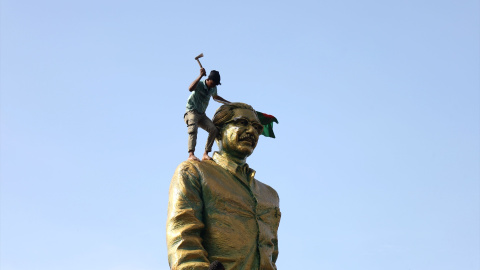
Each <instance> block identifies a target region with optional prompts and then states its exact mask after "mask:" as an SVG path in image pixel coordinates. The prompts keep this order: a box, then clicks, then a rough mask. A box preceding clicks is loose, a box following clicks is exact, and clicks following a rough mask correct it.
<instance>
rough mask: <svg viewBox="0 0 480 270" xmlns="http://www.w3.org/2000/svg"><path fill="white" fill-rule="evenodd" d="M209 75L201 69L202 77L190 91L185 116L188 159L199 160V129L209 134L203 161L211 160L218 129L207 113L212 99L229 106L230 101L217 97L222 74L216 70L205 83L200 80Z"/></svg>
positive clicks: (198, 78)
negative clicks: (196, 149) (210, 153)
mask: <svg viewBox="0 0 480 270" xmlns="http://www.w3.org/2000/svg"><path fill="white" fill-rule="evenodd" d="M206 74H207V73H206V72H205V69H204V68H201V69H200V75H199V76H198V77H197V78H196V79H195V80H194V81H193V82H192V84H191V85H190V87H189V88H188V91H190V92H192V93H191V94H190V96H189V97H188V101H187V111H186V113H185V115H184V117H183V118H184V120H185V123H186V124H187V130H188V159H189V160H197V161H199V159H198V158H197V157H196V156H195V145H196V144H197V132H198V127H201V128H202V129H204V130H206V131H207V132H208V139H207V144H206V145H205V152H204V153H203V157H202V160H211V159H212V158H211V157H210V156H208V153H209V152H211V151H212V145H213V142H214V140H215V137H216V136H217V133H218V131H217V128H216V127H215V126H214V125H213V123H212V121H211V120H210V118H208V117H207V115H206V114H205V111H206V110H207V107H208V102H209V101H210V97H213V100H215V101H217V102H220V103H222V104H228V103H230V102H229V101H227V100H225V99H223V98H222V97H220V96H219V95H217V85H220V84H221V83H220V73H219V72H218V71H216V70H212V71H211V72H210V75H208V78H207V79H206V80H205V81H201V80H200V79H201V78H202V77H203V76H205V75H206Z"/></svg>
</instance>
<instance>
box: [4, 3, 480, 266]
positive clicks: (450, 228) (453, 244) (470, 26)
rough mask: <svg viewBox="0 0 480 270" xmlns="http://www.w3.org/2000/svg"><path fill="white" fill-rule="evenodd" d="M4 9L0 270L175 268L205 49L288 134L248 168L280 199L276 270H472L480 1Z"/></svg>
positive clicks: (478, 250)
mask: <svg viewBox="0 0 480 270" xmlns="http://www.w3.org/2000/svg"><path fill="white" fill-rule="evenodd" d="M0 8H1V9H0V10H1V13H0V18H1V19H0V30H1V33H0V34H1V39H0V45H1V47H0V49H1V55H0V75H1V76H0V86H1V134H0V135H1V175H0V176H1V209H0V210H1V211H0V214H1V223H0V230H1V231H0V232H1V235H0V268H1V269H2V270H65V269H68V270H84V269H89V270H165V269H168V262H167V254H166V243H165V220H166V210H167V202H168V187H169V182H170V179H171V177H172V175H173V172H174V170H175V168H176V166H177V165H178V164H179V163H180V162H181V161H183V160H185V159H186V158H187V148H186V147H187V134H186V126H185V123H184V122H183V114H184V110H185V104H186V100H187V97H188V95H189V92H188V86H189V84H190V83H191V82H192V80H193V79H194V78H195V77H196V76H197V75H198V73H199V67H198V64H197V62H196V61H195V60H194V57H195V56H196V55H198V54H199V53H202V52H203V53H204V55H205V57H204V58H202V59H201V60H202V64H203V65H204V67H205V68H206V69H207V72H209V71H210V70H211V69H217V70H219V71H220V73H221V76H222V85H221V86H220V87H219V88H218V90H219V95H221V96H222V97H224V98H226V99H227V100H231V101H240V102H245V103H249V104H251V105H253V106H254V108H255V109H257V110H259V111H262V112H266V113H269V114H273V115H275V116H276V117H277V118H278V119H279V121H280V124H279V125H276V126H275V132H276V135H277V138H276V139H269V138H265V137H262V138H261V139H260V142H259V145H258V147H257V149H256V151H255V153H254V154H253V155H252V156H251V157H250V159H249V160H248V162H249V164H250V166H251V167H252V168H254V169H256V171H257V178H258V179H259V180H261V181H263V182H265V183H267V184H269V185H271V186H272V187H274V188H275V189H276V190H277V191H278V193H279V195H280V204H281V211H282V220H281V224H280V230H279V248H280V255H279V259H278V262H277V265H278V268H279V269H328V270H385V269H388V270H429V269H435V270H478V269H480V78H479V77H480V75H479V74H480V49H479V48H480V15H479V10H480V3H479V2H478V1H473V0H462V1H453V0H450V1H443V0H440V1H433V0H429V1H427V0H425V1H424V0H420V1H418V0H417V1H413V0H407V1H369V0H366V1H352V0H347V1H303V0H300V1H235V2H234V1H158V0H157V1H152V0H147V1H107V0H96V1H92V0H82V1H60V0H45V1H33V0H25V1H24V0H2V1H1V6H0ZM218 106H219V103H216V102H214V101H211V103H210V107H209V108H208V110H207V114H208V115H210V116H212V115H213V112H214V111H215V110H216V109H217V108H218ZM198 141H199V143H198V144H199V145H200V149H201V146H203V145H204V143H205V141H206V132H204V131H203V130H202V131H200V135H199V138H198ZM216 149H218V148H217V146H214V150H216ZM197 154H200V152H198V153H197Z"/></svg>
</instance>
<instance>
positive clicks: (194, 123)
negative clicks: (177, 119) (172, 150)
mask: <svg viewBox="0 0 480 270" xmlns="http://www.w3.org/2000/svg"><path fill="white" fill-rule="evenodd" d="M184 120H185V123H186V124H187V130H188V159H189V160H197V161H200V159H198V158H197V157H196V156H195V145H196V144H197V132H198V120H199V117H198V114H197V113H196V112H194V111H189V112H187V113H186V114H185V116H184Z"/></svg>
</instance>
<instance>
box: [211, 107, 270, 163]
mask: <svg viewBox="0 0 480 270" xmlns="http://www.w3.org/2000/svg"><path fill="white" fill-rule="evenodd" d="M213 124H214V125H215V126H216V127H217V128H218V130H219V133H218V136H217V143H218V148H219V149H220V153H221V154H222V153H225V154H227V155H228V156H231V157H234V158H237V159H245V158H246V157H248V156H250V155H251V154H252V153H253V150H254V149H255V147H256V146H257V142H258V138H259V136H260V134H262V132H263V126H262V124H260V121H259V120H258V117H257V114H256V112H255V110H254V109H253V108H252V106H250V105H248V104H245V103H239V102H238V103H237V102H236V103H229V104H226V105H222V106H220V108H218V110H217V111H216V112H215V115H214V116H213Z"/></svg>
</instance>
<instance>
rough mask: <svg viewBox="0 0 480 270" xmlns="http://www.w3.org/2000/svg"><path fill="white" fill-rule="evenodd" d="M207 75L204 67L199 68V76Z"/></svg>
mask: <svg viewBox="0 0 480 270" xmlns="http://www.w3.org/2000/svg"><path fill="white" fill-rule="evenodd" d="M203 76H207V72H206V71H205V69H204V68H201V69H200V77H203Z"/></svg>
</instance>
